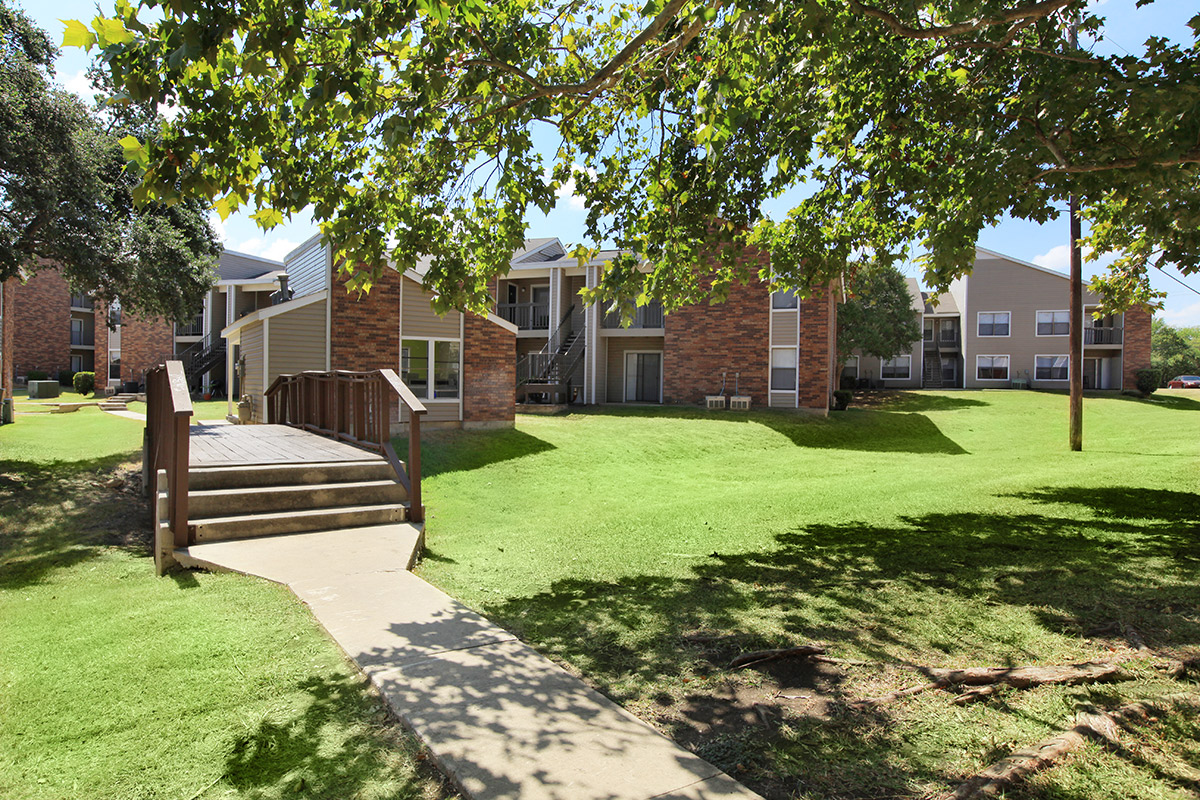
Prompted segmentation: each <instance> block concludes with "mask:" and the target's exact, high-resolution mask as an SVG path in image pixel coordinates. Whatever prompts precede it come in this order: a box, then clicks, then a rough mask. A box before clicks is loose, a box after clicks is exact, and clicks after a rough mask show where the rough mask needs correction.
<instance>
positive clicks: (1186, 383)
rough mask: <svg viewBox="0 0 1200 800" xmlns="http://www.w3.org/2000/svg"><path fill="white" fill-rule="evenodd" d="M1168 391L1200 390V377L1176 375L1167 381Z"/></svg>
mask: <svg viewBox="0 0 1200 800" xmlns="http://www.w3.org/2000/svg"><path fill="white" fill-rule="evenodd" d="M1167 388H1168V389H1200V375H1176V376H1175V377H1174V378H1171V380H1169V381H1167Z"/></svg>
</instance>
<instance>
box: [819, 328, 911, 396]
mask: <svg viewBox="0 0 1200 800" xmlns="http://www.w3.org/2000/svg"><path fill="white" fill-rule="evenodd" d="M922 347H924V344H923V342H922V341H921V340H919V339H918V340H917V343H916V344H915V345H913V349H912V351H911V352H910V353H909V354H908V355H909V356H911V358H912V361H911V364H912V369H911V370H909V373H908V380H895V379H892V378H888V379H887V380H886V381H885V380H883V379H882V378H881V377H880V375H881V374H882V368H883V364H882V363H881V362H880V360H879V359H878V358H875V356H865V355H862V354H861V353H859V354H858V356H859V358H858V377H859V378H869V379H870V380H871V381H872V382H873V383H874V384H875V386H877V387H881V388H885V389H919V388H921V370H922V363H923V362H922V361H921V348H922ZM838 379H839V380H840V379H841V376H840V375H839V376H838Z"/></svg>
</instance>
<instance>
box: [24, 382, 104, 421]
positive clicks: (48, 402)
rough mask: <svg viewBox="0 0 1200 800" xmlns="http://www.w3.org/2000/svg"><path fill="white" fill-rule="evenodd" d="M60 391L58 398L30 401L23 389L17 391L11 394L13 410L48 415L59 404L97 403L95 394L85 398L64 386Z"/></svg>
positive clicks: (97, 399)
mask: <svg viewBox="0 0 1200 800" xmlns="http://www.w3.org/2000/svg"><path fill="white" fill-rule="evenodd" d="M60 391H61V394H60V395H59V396H58V397H50V398H45V399H39V400H30V399H29V393H28V392H27V391H26V390H25V389H18V390H17V391H15V392H13V408H14V409H15V410H16V411H17V412H18V413H21V414H48V413H50V409H52V408H54V407H55V406H56V405H58V404H59V403H95V402H98V401H99V398H98V397H96V395H95V394H89V395H86V396H85V395H82V394H79V393H78V392H76V391H74V390H72V389H68V388H66V387H65V386H64V387H62V389H61V390H60Z"/></svg>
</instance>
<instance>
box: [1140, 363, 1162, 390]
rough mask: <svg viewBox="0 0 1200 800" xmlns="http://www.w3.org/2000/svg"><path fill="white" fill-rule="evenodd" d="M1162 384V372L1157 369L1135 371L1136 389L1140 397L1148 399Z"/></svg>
mask: <svg viewBox="0 0 1200 800" xmlns="http://www.w3.org/2000/svg"><path fill="white" fill-rule="evenodd" d="M1161 383H1162V372H1161V371H1160V370H1157V369H1139V370H1138V371H1137V389H1138V391H1139V392H1141V393H1142V397H1149V396H1150V395H1152V394H1154V390H1155V389H1157V388H1158V387H1159V385H1160V384H1161Z"/></svg>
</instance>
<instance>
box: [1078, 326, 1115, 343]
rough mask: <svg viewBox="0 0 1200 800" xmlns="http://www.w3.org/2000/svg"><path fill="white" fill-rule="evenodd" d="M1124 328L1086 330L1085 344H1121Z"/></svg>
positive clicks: (1084, 333)
mask: <svg viewBox="0 0 1200 800" xmlns="http://www.w3.org/2000/svg"><path fill="white" fill-rule="evenodd" d="M1124 330H1125V329H1124V328H1084V329H1083V343H1084V344H1085V345H1088V344H1121V342H1122V333H1123V332H1124Z"/></svg>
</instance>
